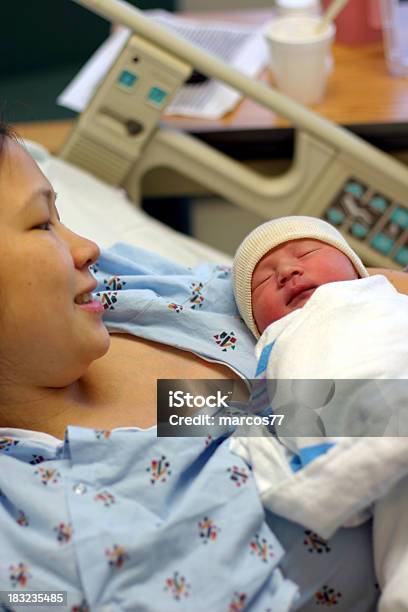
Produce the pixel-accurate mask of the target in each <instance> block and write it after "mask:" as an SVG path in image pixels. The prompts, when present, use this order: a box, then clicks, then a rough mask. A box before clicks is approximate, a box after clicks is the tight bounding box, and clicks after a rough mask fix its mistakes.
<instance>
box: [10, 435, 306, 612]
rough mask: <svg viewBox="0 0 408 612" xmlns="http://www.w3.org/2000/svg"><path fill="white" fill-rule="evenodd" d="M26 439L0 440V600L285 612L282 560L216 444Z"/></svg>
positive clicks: (80, 608) (246, 488) (113, 611)
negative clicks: (5, 593)
mask: <svg viewBox="0 0 408 612" xmlns="http://www.w3.org/2000/svg"><path fill="white" fill-rule="evenodd" d="M37 438H38V440H37V441H34V437H33V436H32V435H29V432H28V435H27V436H26V437H16V436H14V435H3V436H2V438H1V439H0V448H1V454H0V483H1V492H0V532H1V534H2V535H1V555H0V590H16V591H20V592H21V591H24V590H40V591H44V590H56V591H67V592H68V602H69V605H68V607H67V608H65V609H67V610H70V611H71V612H85V611H86V610H92V611H93V610H97V611H100V612H122V611H125V610H126V611H129V612H136V611H137V612H139V611H146V612H147V611H152V612H171V611H172V610H179V611H187V610H188V611H193V610H194V611H196V610H197V611H202V612H204V611H208V610H211V611H213V610H214V611H220V612H222V611H225V612H238V611H239V610H244V609H254V610H262V611H264V612H266V611H267V610H270V611H272V610H273V611H274V612H285V611H287V610H289V608H290V605H291V601H292V600H293V599H294V597H295V593H296V587H295V585H294V584H293V583H292V582H290V581H289V580H286V579H285V578H284V577H283V576H282V573H281V572H280V570H279V568H278V563H279V561H280V560H281V559H282V556H283V550H282V548H281V546H280V544H279V543H278V542H277V540H276V538H275V536H274V535H273V533H272V532H271V531H270V530H269V529H268V527H267V526H266V523H265V519H264V513H263V510H262V507H261V505H260V501H259V498H258V495H257V493H256V490H255V485H254V481H253V479H252V478H251V477H250V475H249V470H248V467H247V466H246V465H245V464H244V463H243V462H242V461H241V460H240V459H239V458H238V457H235V456H234V455H232V454H231V453H230V451H229V450H228V444H227V443H226V441H225V440H223V439H219V440H208V439H205V438H188V439H186V438H162V439H160V438H157V437H156V432H155V429H154V428H153V429H151V430H148V431H141V430H137V429H127V428H126V429H116V430H113V431H107V430H105V431H103V430H93V429H85V428H79V427H69V428H68V430H67V434H66V439H65V442H64V443H63V442H60V443H58V441H56V439H55V438H52V437H51V436H45V435H43V436H37ZM3 599H4V598H3ZM3 603H7V602H3ZM10 607H11V609H12V606H10ZM45 609H54V608H53V607H51V608H49V607H47V608H45ZM61 609H62V608H61V607H59V608H58V607H55V610H61Z"/></svg>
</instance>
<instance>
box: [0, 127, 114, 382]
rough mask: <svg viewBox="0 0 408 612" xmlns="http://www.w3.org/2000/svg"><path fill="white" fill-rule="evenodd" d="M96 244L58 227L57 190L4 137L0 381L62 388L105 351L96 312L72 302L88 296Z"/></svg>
mask: <svg viewBox="0 0 408 612" xmlns="http://www.w3.org/2000/svg"><path fill="white" fill-rule="evenodd" d="M98 256H99V249H98V247H97V245H96V244H95V243H94V242H91V241H90V240H86V239H84V238H82V237H80V236H78V235H77V234H74V233H73V232H71V231H70V230H68V229H67V228H66V227H64V225H62V224H61V223H60V221H59V217H58V213H57V210H56V208H55V194H54V191H53V189H52V187H51V185H50V183H49V182H48V180H47V179H46V178H45V177H44V175H43V174H42V172H41V171H40V169H39V168H38V166H37V164H36V163H35V162H34V161H33V160H32V158H31V157H30V156H29V155H28V153H26V152H25V150H24V149H23V148H22V147H21V146H20V145H18V144H17V143H16V142H14V141H13V140H11V139H9V138H7V139H6V143H5V147H4V148H3V152H2V156H1V159H0V338H1V340H0V382H1V381H7V382H11V381H16V382H18V381H24V384H26V385H30V384H32V385H35V386H44V387H54V388H58V387H63V386H66V385H68V384H70V383H72V382H74V381H75V380H77V379H78V378H79V377H80V376H81V375H82V374H83V373H84V372H85V371H86V369H87V368H88V366H89V364H90V363H91V362H92V361H93V360H94V359H97V358H98V357H101V356H102V355H103V354H104V353H105V352H106V351H107V350H108V348H109V342H110V340H109V335H108V332H107V331H106V328H105V326H104V325H103V323H102V314H101V312H90V311H89V310H88V311H87V310H86V309H85V308H84V306H82V307H81V306H80V305H78V304H77V303H76V302H75V299H76V298H78V296H79V295H80V294H82V293H85V292H87V291H93V290H94V288H95V284H96V283H95V281H94V278H93V277H92V275H91V274H90V272H89V269H88V267H89V265H90V264H92V263H93V262H94V261H95V260H96V259H97V258H98Z"/></svg>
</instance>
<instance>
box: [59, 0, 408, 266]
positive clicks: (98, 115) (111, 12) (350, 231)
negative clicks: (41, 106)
mask: <svg viewBox="0 0 408 612" xmlns="http://www.w3.org/2000/svg"><path fill="white" fill-rule="evenodd" d="M75 1H76V2H78V3H79V4H81V5H83V6H85V7H87V8H90V9H91V10H94V11H95V12H96V13H98V14H100V15H101V16H104V17H106V18H107V19H110V20H111V21H113V22H115V23H121V24H123V25H125V26H127V27H129V28H131V30H133V31H134V32H137V34H134V35H133V36H131V37H130V38H129V41H128V43H127V45H126V46H125V47H124V48H123V50H122V52H121V54H120V55H119V57H118V59H117V61H116V63H115V64H114V66H113V67H112V69H111V70H110V72H109V74H108V76H107V78H106V79H105V81H104V82H103V83H102V85H101V86H100V87H99V89H98V91H97V92H96V94H95V96H94V97H93V99H92V100H91V103H90V104H89V106H88V108H87V109H86V110H85V112H84V113H83V114H82V116H81V117H80V119H79V121H78V124H77V126H76V128H75V129H74V131H73V132H72V134H71V135H70V137H69V139H68V141H67V142H66V144H65V146H64V147H63V150H62V153H61V156H62V158H63V159H65V160H67V161H70V162H72V163H74V164H77V165H79V166H80V167H82V168H84V169H86V170H88V171H89V172H92V173H93V174H95V175H96V176H99V177H101V178H103V179H104V180H105V181H107V182H109V183H111V184H112V185H122V186H123V187H125V189H126V190H127V191H128V193H129V195H130V196H131V198H132V199H133V200H134V201H135V202H138V201H139V200H140V185H141V180H142V178H143V176H144V174H146V173H147V172H148V171H149V170H151V169H153V168H158V167H168V168H171V169H173V170H176V171H178V172H179V173H180V174H182V175H186V176H188V177H189V178H190V179H193V180H194V181H196V182H197V183H199V184H201V185H203V186H205V187H206V188H208V189H210V190H211V191H212V192H214V193H217V194H219V195H221V196H222V197H224V198H226V199H227V200H229V201H231V202H233V203H235V204H237V205H238V206H241V207H243V208H245V209H248V210H251V211H253V212H256V213H258V214H260V215H262V216H264V217H265V218H271V217H274V216H280V215H287V214H312V215H316V216H322V217H324V218H326V219H327V220H329V221H330V222H331V223H333V224H334V225H336V226H337V227H338V229H339V230H340V231H342V232H343V233H344V234H345V235H346V237H347V239H348V241H349V242H350V244H351V246H352V247H353V248H354V249H355V250H356V251H357V252H358V253H359V254H360V256H361V257H362V258H363V259H364V261H365V262H366V263H367V264H371V265H380V266H388V267H395V266H401V267H402V266H404V265H407V264H408V199H407V195H406V194H407V187H408V171H407V169H406V168H405V167H404V166H403V165H402V164H400V163H399V162H397V161H396V160H394V159H392V158H391V157H389V156H387V155H385V154H383V153H382V152H380V151H378V150H377V149H375V148H374V147H372V146H371V145H369V144H367V143H366V142H364V141H362V140H360V139H359V138H358V137H356V136H354V135H352V134H351V133H349V132H348V131H347V130H345V129H343V128H341V127H339V126H335V125H333V124H331V123H330V122H329V121H327V120H324V119H322V118H321V117H319V116H317V115H316V114H314V113H313V112H311V111H309V110H307V109H305V108H303V107H302V106H300V105H299V104H297V103H295V102H294V101H292V100H290V99H289V98H287V97H286V96H284V95H283V94H281V93H279V92H277V91H275V90H273V89H272V88H270V87H268V86H266V85H264V84H261V83H257V82H254V81H252V80H251V79H249V78H247V77H245V76H244V75H242V74H241V73H240V72H238V71H237V70H234V69H232V68H230V67H229V66H227V65H226V64H224V63H223V62H221V61H219V60H217V59H215V58H212V57H210V56H208V55H207V54H206V53H204V52H203V51H201V50H200V49H198V48H197V47H195V46H193V45H191V44H189V43H187V42H185V41H181V40H179V39H177V38H176V37H174V36H173V35H172V34H170V33H169V32H167V31H165V30H164V29H162V28H161V27H160V26H158V25H156V24H153V23H151V22H150V21H149V20H148V19H147V18H146V17H144V16H143V15H142V14H141V13H140V12H139V11H138V10H137V9H134V8H133V7H131V6H129V5H128V4H127V3H125V2H123V1H121V0H75ZM192 67H194V68H195V69H196V70H199V71H200V72H202V73H203V74H206V75H207V76H209V77H213V78H216V79H220V80H222V81H224V82H225V83H226V84H228V85H229V86H231V87H234V88H236V89H238V90H240V91H242V92H243V93H244V94H246V95H248V96H250V97H251V98H253V99H254V100H255V101H256V102H258V103H259V104H261V105H263V106H265V107H267V108H270V109H272V110H274V111H275V112H278V113H279V114H280V115H282V116H284V117H286V118H287V119H288V120H289V121H291V122H292V123H293V124H294V126H295V128H296V130H297V131H296V147H295V155H294V161H293V164H292V166H291V168H290V169H289V171H288V172H287V173H286V174H284V175H282V176H280V177H277V178H265V177H263V176H260V175H259V174H257V173H256V172H254V171H251V170H249V169H247V168H245V167H243V166H242V165H241V164H239V163H238V162H235V161H233V160H231V159H229V158H228V157H226V156H225V155H223V154H221V153H219V152H217V151H215V150H213V149H212V148H211V147H209V146H208V145H205V144H203V143H202V142H199V141H198V140H196V139H194V138H193V137H191V136H189V135H187V134H182V133H177V132H175V131H172V130H169V129H165V128H164V127H161V126H159V121H160V117H161V116H162V114H163V111H164V109H165V107H166V105H167V104H168V102H169V101H170V99H171V97H172V95H173V94H174V91H175V90H176V88H177V86H178V85H179V84H181V83H182V82H183V80H185V79H186V78H188V75H189V74H190V73H191V70H192Z"/></svg>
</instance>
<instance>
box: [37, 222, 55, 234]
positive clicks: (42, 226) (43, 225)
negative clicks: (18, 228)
mask: <svg viewBox="0 0 408 612" xmlns="http://www.w3.org/2000/svg"><path fill="white" fill-rule="evenodd" d="M33 229H36V230H43V231H46V232H49V231H50V229H51V221H44V223H39V224H38V225H36V226H35V227H33Z"/></svg>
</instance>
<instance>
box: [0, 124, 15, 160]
mask: <svg viewBox="0 0 408 612" xmlns="http://www.w3.org/2000/svg"><path fill="white" fill-rule="evenodd" d="M11 134H12V132H11V130H10V128H9V126H8V125H7V123H4V121H3V120H2V119H1V118H0V155H1V154H2V152H3V147H4V142H5V139H6V136H11Z"/></svg>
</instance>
